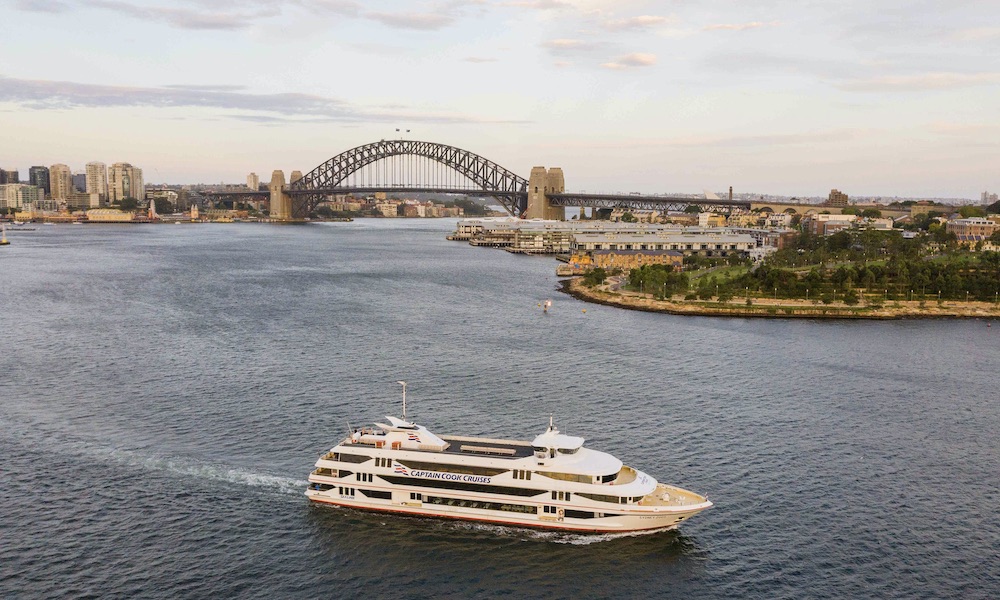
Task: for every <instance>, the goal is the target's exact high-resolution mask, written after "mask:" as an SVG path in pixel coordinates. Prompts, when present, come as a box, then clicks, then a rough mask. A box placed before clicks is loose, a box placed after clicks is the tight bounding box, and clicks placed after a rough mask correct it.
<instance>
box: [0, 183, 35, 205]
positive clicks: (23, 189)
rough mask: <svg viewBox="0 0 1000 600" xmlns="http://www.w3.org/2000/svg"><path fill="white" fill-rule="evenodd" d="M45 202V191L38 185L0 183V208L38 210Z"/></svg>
mask: <svg viewBox="0 0 1000 600" xmlns="http://www.w3.org/2000/svg"><path fill="white" fill-rule="evenodd" d="M44 202H45V192H44V191H43V190H42V188H40V187H36V186H33V185H28V184H25V183H6V184H0V210H3V211H5V210H6V209H11V208H13V209H15V210H23V209H27V208H34V209H37V210H40V209H42V208H43V206H42V205H43V203H44Z"/></svg>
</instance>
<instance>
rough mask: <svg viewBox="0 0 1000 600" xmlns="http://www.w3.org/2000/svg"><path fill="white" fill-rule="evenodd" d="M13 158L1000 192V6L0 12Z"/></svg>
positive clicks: (572, 185)
mask: <svg viewBox="0 0 1000 600" xmlns="http://www.w3.org/2000/svg"><path fill="white" fill-rule="evenodd" d="M0 23H4V24H5V27H4V28H3V34H2V35H0V168H6V169H13V168H16V169H19V170H20V171H21V173H22V178H23V179H26V178H27V170H28V167H29V166H31V165H46V166H48V165H51V164H54V163H65V164H68V165H70V167H71V168H73V169H74V170H82V169H83V167H84V165H85V163H87V162H89V161H94V160H97V161H102V162H105V163H108V164H111V163H113V162H119V161H125V162H130V163H132V164H134V165H136V166H139V167H141V168H142V169H143V172H144V176H145V179H146V181H147V182H150V183H160V182H166V183H199V182H204V183H218V182H232V183H238V182H242V181H245V179H246V175H247V173H249V172H251V171H254V172H256V173H258V174H259V175H260V176H261V179H262V180H266V179H269V178H270V173H271V171H272V170H274V169H282V170H284V172H285V173H286V175H287V174H288V173H290V172H291V171H292V170H301V171H303V172H308V171H310V170H312V169H313V168H315V167H316V166H318V165H320V164H321V163H322V162H324V161H325V160H327V159H328V158H330V157H332V156H334V155H336V154H339V153H340V152H343V151H345V150H348V149H350V148H353V147H355V146H360V145H362V144H366V143H369V142H375V141H378V140H380V139H386V138H392V137H395V136H397V135H399V134H397V133H396V129H397V128H400V129H403V130H405V129H410V130H411V131H410V133H409V134H404V135H405V136H406V138H407V139H418V140H427V141H433V142H439V143H443V144H449V145H453V146H458V147H460V148H464V149H466V150H470V151H472V152H475V153H477V154H480V155H482V156H485V157H487V158H489V159H491V160H493V161H495V162H497V163H499V164H500V165H503V166H504V167H506V168H508V169H510V170H512V171H514V172H516V173H519V174H521V175H523V176H525V177H526V176H527V175H528V173H529V172H530V170H531V167H533V166H536V165H541V166H546V167H555V166H558V167H562V169H563V171H564V172H565V176H566V188H567V190H570V191H588V192H642V193H665V192H692V193H694V192H700V191H702V190H704V189H708V190H715V191H722V190H726V189H728V187H729V186H733V187H734V189H735V191H737V192H759V193H771V194H782V195H790V196H825V195H826V194H827V193H829V190H830V189H831V188H838V189H840V190H842V191H844V192H846V193H847V194H849V195H860V196H904V197H964V198H974V199H978V198H979V195H980V193H981V192H982V191H984V190H987V189H989V190H991V191H993V192H996V191H998V190H1000V2H990V1H983V0H979V1H976V2H970V1H964V0H950V1H947V2H945V1H936V0H935V1H927V0H924V1H921V0H909V1H902V0H899V1H897V0H841V1H839V2H832V1H824V2H819V1H811V0H762V1H759V2H749V1H748V2H737V1H726V2H722V1H713V0H700V1H698V2H691V1H688V0H673V1H671V0H661V1H657V2H650V1H638V0H637V1H633V0H614V1H610V0H452V1H448V0H443V1H427V2H424V1H419V0H418V1H403V0H395V1H391V0H367V1H362V2H356V1H354V0H149V1H146V0H0Z"/></svg>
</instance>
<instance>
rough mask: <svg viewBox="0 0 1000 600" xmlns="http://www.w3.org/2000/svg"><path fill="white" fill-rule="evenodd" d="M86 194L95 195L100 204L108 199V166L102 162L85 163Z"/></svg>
mask: <svg viewBox="0 0 1000 600" xmlns="http://www.w3.org/2000/svg"><path fill="white" fill-rule="evenodd" d="M87 193H88V194H97V195H98V196H100V198H101V202H104V201H105V200H107V199H108V166H107V165H106V164H104V163H102V162H89V163H87Z"/></svg>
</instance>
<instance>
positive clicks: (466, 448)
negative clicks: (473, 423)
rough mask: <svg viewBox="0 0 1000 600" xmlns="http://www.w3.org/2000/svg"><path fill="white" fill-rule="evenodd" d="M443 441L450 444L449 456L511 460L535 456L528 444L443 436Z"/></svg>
mask: <svg viewBox="0 0 1000 600" xmlns="http://www.w3.org/2000/svg"><path fill="white" fill-rule="evenodd" d="M441 439H442V440H444V441H446V442H448V447H447V448H445V450H444V451H445V452H446V453H448V454H464V455H466V456H488V457H490V458H510V459H517V458H527V457H529V456H533V455H534V450H533V449H532V448H531V444H528V443H527V442H516V441H514V440H495V439H491V438H474V437H459V436H446V435H443V436H441Z"/></svg>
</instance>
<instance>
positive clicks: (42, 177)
mask: <svg viewBox="0 0 1000 600" xmlns="http://www.w3.org/2000/svg"><path fill="white" fill-rule="evenodd" d="M28 183H30V184H31V185H34V186H37V187H40V188H42V189H43V190H45V193H46V194H52V186H51V185H49V168H48V167H31V168H30V169H28Z"/></svg>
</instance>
